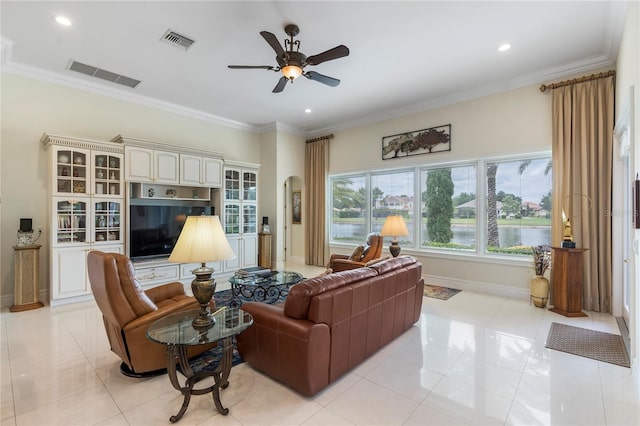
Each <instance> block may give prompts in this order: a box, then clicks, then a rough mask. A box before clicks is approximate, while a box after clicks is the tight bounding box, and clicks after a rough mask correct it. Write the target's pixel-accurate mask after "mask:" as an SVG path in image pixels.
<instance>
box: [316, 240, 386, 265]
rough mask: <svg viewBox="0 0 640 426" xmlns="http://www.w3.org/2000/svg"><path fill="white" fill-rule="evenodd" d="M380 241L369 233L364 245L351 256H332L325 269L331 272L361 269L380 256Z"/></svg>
mask: <svg viewBox="0 0 640 426" xmlns="http://www.w3.org/2000/svg"><path fill="white" fill-rule="evenodd" d="M382 240H383V238H382V237H381V236H380V235H378V234H377V233H375V232H374V233H371V234H369V235H367V239H366V241H365V243H364V245H361V246H358V247H356V249H355V250H354V251H353V253H352V254H351V255H346V254H332V255H331V258H329V265H327V267H328V268H329V269H331V270H332V271H333V272H340V271H346V270H349V269H356V268H362V267H363V266H366V264H367V263H368V262H370V261H373V260H376V259H379V258H380V256H382Z"/></svg>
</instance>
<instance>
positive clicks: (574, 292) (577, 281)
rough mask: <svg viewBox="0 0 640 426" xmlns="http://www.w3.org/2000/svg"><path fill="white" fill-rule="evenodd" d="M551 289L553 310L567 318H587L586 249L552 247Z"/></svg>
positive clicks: (551, 309)
mask: <svg viewBox="0 0 640 426" xmlns="http://www.w3.org/2000/svg"><path fill="white" fill-rule="evenodd" d="M552 249H553V258H552V261H551V289H552V291H553V308H549V310H550V311H551V312H555V313H557V314H560V315H564V316H565V317H586V316H588V315H587V314H585V313H584V312H582V268H583V257H584V256H583V253H584V252H585V251H587V250H588V249H584V248H563V247H552Z"/></svg>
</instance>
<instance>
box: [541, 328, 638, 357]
mask: <svg viewBox="0 0 640 426" xmlns="http://www.w3.org/2000/svg"><path fill="white" fill-rule="evenodd" d="M545 347H547V348H549V349H554V350H556V351H561V352H566V353H570V354H573V355H578V356H582V357H585V358H591V359H595V360H597V361H602V362H608V363H609V364H615V365H619V366H622V367H627V368H630V367H631V364H630V362H629V355H628V354H627V348H626V347H625V346H624V342H623V340H622V336H620V335H618V334H611V333H604V332H602V331H595V330H588V329H586V328H580V327H573V326H571V325H566V324H558V323H556V322H554V323H552V324H551V329H550V330H549V336H548V337H547V343H546V345H545Z"/></svg>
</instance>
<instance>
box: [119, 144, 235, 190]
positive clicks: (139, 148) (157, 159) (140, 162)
mask: <svg viewBox="0 0 640 426" xmlns="http://www.w3.org/2000/svg"><path fill="white" fill-rule="evenodd" d="M113 140H114V141H116V142H121V143H123V144H124V145H125V159H126V161H125V164H126V168H125V176H124V179H125V181H127V182H153V183H157V184H165V185H187V186H202V187H207V188H220V187H221V186H222V165H223V161H222V158H219V157H216V156H214V155H212V154H211V153H207V152H206V151H201V150H197V149H189V148H181V147H177V146H170V145H165V144H159V143H156V142H150V141H144V140H141V139H131V138H125V137H122V136H117V137H116V138H114V139H113Z"/></svg>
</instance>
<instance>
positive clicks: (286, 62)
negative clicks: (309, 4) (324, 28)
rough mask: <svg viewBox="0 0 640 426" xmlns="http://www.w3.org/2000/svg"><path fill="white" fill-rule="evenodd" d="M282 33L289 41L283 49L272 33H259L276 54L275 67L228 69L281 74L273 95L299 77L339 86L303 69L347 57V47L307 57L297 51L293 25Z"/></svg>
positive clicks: (296, 27) (261, 66)
mask: <svg viewBox="0 0 640 426" xmlns="http://www.w3.org/2000/svg"><path fill="white" fill-rule="evenodd" d="M284 31H285V33H287V35H288V36H289V39H285V41H284V48H283V47H282V45H281V44H280V42H279V41H278V38H277V37H276V36H275V35H274V34H273V33H270V32H269V31H261V32H260V35H261V36H262V38H264V39H265V41H266V42H267V43H268V44H269V46H271V48H272V49H273V50H274V51H275V52H276V62H277V63H278V66H277V67H274V66H271V65H229V66H228V67H229V68H231V69H265V70H268V71H275V72H281V73H282V77H280V80H278V83H277V84H276V87H274V88H273V93H280V92H282V91H283V90H284V88H285V86H286V84H287V81H290V82H291V83H293V80H295V79H296V78H298V77H300V76H301V75H303V76H305V77H306V78H308V79H309V80H315V81H317V82H319V83H322V84H326V85H327V86H331V87H336V86H337V85H339V84H340V80H338V79H337V78H333V77H329V76H326V75H323V74H320V73H318V72H315V71H305V70H304V68H305V67H306V66H308V65H318V64H321V63H323V62H327V61H331V60H333V59H338V58H343V57H345V56H349V48H348V47H347V46H345V45H342V44H341V45H340V46H336V47H334V48H333V49H329V50H327V51H324V52H322V53H319V54H317V55H313V56H309V57H307V56H305V55H304V54H303V53H302V52H300V51H299V50H300V40H294V39H293V38H294V37H295V36H296V35H298V34H299V33H300V29H299V28H298V26H297V25H295V24H289V25H286V26H285V27H284Z"/></svg>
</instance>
